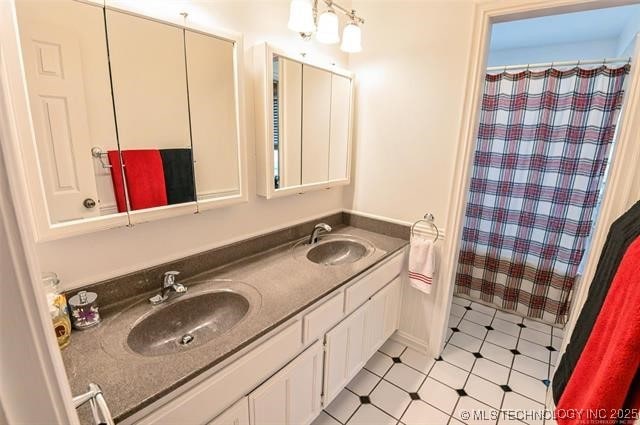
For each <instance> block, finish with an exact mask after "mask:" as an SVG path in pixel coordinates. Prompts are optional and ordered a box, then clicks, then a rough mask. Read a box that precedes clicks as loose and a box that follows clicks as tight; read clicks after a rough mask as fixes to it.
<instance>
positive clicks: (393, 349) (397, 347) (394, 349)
mask: <svg viewBox="0 0 640 425" xmlns="http://www.w3.org/2000/svg"><path fill="white" fill-rule="evenodd" d="M405 348H407V347H406V346H405V345H403V344H400V343H399V342H395V341H394V340H392V339H388V340H387V341H386V342H385V343H384V344H382V347H380V350H379V351H382V352H383V353H385V354H386V355H388V356H389V357H400V354H402V351H403V350H404V349H405Z"/></svg>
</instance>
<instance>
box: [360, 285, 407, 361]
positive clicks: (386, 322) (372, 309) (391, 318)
mask: <svg viewBox="0 0 640 425" xmlns="http://www.w3.org/2000/svg"><path fill="white" fill-rule="evenodd" d="M368 305H369V307H368V308H367V312H366V317H365V335H366V339H365V347H366V348H365V354H366V358H367V359H368V358H369V357H371V356H372V355H373V353H375V352H376V350H377V349H378V348H380V346H381V345H382V344H384V342H385V341H386V340H387V338H389V337H390V336H391V335H392V334H393V333H394V332H395V330H396V329H397V328H398V315H399V313H400V277H397V278H395V279H394V280H393V281H391V283H389V284H388V285H387V286H385V287H384V288H383V289H381V290H380V292H378V293H377V294H375V295H374V296H373V297H371V300H370V301H369V303H368Z"/></svg>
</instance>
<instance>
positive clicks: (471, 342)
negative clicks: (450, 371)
mask: <svg viewBox="0 0 640 425" xmlns="http://www.w3.org/2000/svg"><path fill="white" fill-rule="evenodd" d="M449 344H453V345H455V346H456V347H459V348H464V349H465V350H467V351H470V352H472V353H475V352H476V351H478V350H479V349H480V345H482V340H481V339H478V338H476V337H473V336H471V335H467V334H465V333H463V332H455V333H454V334H453V335H452V336H451V339H450V340H449Z"/></svg>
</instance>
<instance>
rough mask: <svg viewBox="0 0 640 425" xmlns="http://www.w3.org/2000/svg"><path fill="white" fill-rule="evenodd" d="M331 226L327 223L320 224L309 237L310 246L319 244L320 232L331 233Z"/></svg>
mask: <svg viewBox="0 0 640 425" xmlns="http://www.w3.org/2000/svg"><path fill="white" fill-rule="evenodd" d="M330 231H331V226H329V225H328V224H326V223H318V224H316V225H315V227H314V228H313V232H311V236H309V245H314V244H317V243H318V236H319V235H320V232H327V233H328V232H330Z"/></svg>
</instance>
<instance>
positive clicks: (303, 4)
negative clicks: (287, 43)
mask: <svg viewBox="0 0 640 425" xmlns="http://www.w3.org/2000/svg"><path fill="white" fill-rule="evenodd" d="M287 26H288V27H289V29H290V30H292V31H295V32H299V33H312V32H313V31H314V30H315V25H314V23H313V5H312V4H311V0H291V5H290V7H289V23H288V25H287Z"/></svg>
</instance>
